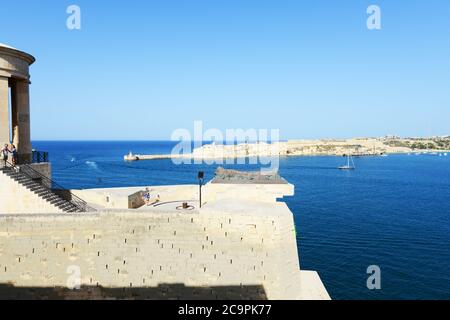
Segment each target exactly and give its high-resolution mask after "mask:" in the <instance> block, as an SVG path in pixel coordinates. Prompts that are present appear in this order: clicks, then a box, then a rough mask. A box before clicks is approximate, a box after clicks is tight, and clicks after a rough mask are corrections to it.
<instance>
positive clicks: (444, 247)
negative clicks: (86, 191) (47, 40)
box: [33, 141, 450, 299]
mask: <svg viewBox="0 0 450 320" xmlns="http://www.w3.org/2000/svg"><path fill="white" fill-rule="evenodd" d="M174 145H175V143H174V142H48V141H45V142H44V141H35V142H33V147H34V148H35V149H37V150H42V151H48V152H49V153H50V160H51V162H52V165H53V178H54V180H55V181H56V182H58V183H59V184H61V185H63V186H64V187H66V188H106V187H123V186H136V185H141V186H147V185H171V184H194V183H196V182H197V181H196V174H197V172H198V171H199V170H204V171H205V173H206V177H207V179H210V178H212V177H213V175H214V170H215V169H216V167H217V166H205V165H182V166H178V165H174V164H172V162H171V161H170V160H156V161H142V162H134V163H125V162H124V161H123V155H124V154H126V153H128V152H129V151H130V150H132V151H133V152H134V153H146V154H151V153H154V154H159V153H170V151H171V149H172V147H173V146H174ZM345 163H346V159H344V158H341V157H292V158H285V159H281V160H280V173H281V175H282V176H283V177H284V178H286V179H287V180H288V181H289V182H290V183H292V184H294V185H295V186H296V194H295V196H294V197H289V198H285V201H286V202H287V204H288V205H289V207H290V208H291V210H292V212H293V213H294V215H295V222H296V225H297V237H298V243H299V252H300V263H301V267H302V269H310V270H317V271H318V272H319V274H320V276H321V278H322V280H323V282H324V284H325V286H326V288H327V290H328V292H329V293H330V295H331V297H332V298H333V299H450V155H449V156H447V157H444V156H442V157H439V156H433V155H420V156H416V155H410V156H408V155H391V156H389V157H367V158H357V159H355V164H356V166H357V170H355V171H352V172H342V171H339V170H337V169H336V168H337V167H338V166H340V165H343V164H345ZM227 167H232V168H234V169H238V170H239V169H246V170H257V169H258V166H254V165H235V166H227ZM370 265H378V266H380V268H381V286H382V289H381V290H375V291H370V290H368V289H367V287H366V280H367V277H368V275H367V274H366V269H367V267H368V266H370Z"/></svg>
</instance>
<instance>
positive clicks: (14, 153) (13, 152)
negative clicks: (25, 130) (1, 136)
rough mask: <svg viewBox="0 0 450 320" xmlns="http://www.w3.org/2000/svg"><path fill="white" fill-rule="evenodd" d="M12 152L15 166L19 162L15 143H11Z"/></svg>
mask: <svg viewBox="0 0 450 320" xmlns="http://www.w3.org/2000/svg"><path fill="white" fill-rule="evenodd" d="M10 152H11V154H12V164H13V166H15V165H16V164H17V149H16V146H15V145H13V144H12V145H11V150H10Z"/></svg>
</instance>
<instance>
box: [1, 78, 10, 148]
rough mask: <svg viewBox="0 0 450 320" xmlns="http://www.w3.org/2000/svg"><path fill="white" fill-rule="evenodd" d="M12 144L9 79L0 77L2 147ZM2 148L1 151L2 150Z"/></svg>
mask: <svg viewBox="0 0 450 320" xmlns="http://www.w3.org/2000/svg"><path fill="white" fill-rule="evenodd" d="M9 142H10V136H9V88H8V78H6V77H0V144H1V145H0V146H1V148H3V145H4V144H5V143H9ZM1 148H0V149H1Z"/></svg>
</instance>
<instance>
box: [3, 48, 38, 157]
mask: <svg viewBox="0 0 450 320" xmlns="http://www.w3.org/2000/svg"><path fill="white" fill-rule="evenodd" d="M34 61H35V59H34V57H33V56H31V55H30V54H28V53H25V52H22V51H20V50H17V49H15V48H12V47H9V46H7V45H4V44H1V43H0V143H1V144H2V146H3V145H4V144H5V143H13V144H14V145H15V146H16V148H17V151H18V159H19V162H23V163H29V162H30V161H31V156H32V149H31V141H30V94H29V86H30V74H29V67H30V65H32V64H33V63H34Z"/></svg>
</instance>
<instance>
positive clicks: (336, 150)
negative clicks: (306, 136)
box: [124, 137, 450, 161]
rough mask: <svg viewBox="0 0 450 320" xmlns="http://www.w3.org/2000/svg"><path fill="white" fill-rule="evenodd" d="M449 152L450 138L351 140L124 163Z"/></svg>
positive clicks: (206, 149)
mask: <svg viewBox="0 0 450 320" xmlns="http://www.w3.org/2000/svg"><path fill="white" fill-rule="evenodd" d="M417 152H419V153H433V152H441V153H450V137H433V138H400V137H383V138H351V139H321V140H289V141H285V142H274V143H265V142H254V143H240V144H231V145H230V144H215V143H211V144H207V145H204V146H202V147H199V148H196V149H194V150H193V152H192V153H184V154H177V153H173V154H159V155H158V154H133V153H132V152H130V153H129V154H127V155H125V156H124V160H125V161H138V160H159V159H233V158H234V159H236V158H252V157H290V156H346V155H352V156H382V155H387V154H401V153H417Z"/></svg>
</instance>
